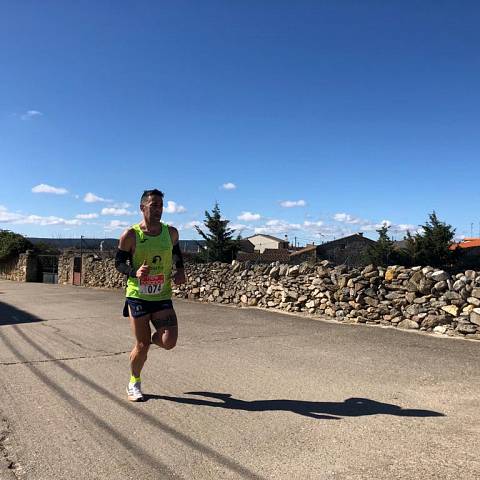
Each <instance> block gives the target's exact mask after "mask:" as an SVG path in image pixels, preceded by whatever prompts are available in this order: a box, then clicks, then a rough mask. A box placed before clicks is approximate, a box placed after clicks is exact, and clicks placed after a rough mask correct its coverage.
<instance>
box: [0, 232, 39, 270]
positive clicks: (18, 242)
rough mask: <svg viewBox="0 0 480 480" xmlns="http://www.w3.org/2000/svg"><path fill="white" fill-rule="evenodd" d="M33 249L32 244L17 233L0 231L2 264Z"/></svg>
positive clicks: (0, 258)
mask: <svg viewBox="0 0 480 480" xmlns="http://www.w3.org/2000/svg"><path fill="white" fill-rule="evenodd" d="M30 249H33V244H32V243H31V242H30V241H29V240H27V239H26V238H25V237H24V236H23V235H20V234H19V233H14V232H11V231H10V230H0V261H1V262H4V261H6V260H10V259H11V258H13V257H16V256H18V255H20V253H24V252H26V251H27V250H30Z"/></svg>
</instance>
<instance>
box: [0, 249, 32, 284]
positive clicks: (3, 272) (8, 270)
mask: <svg viewBox="0 0 480 480" xmlns="http://www.w3.org/2000/svg"><path fill="white" fill-rule="evenodd" d="M37 268H38V266H37V257H36V255H35V254H34V253H33V252H32V251H31V250H27V252H25V253H21V254H20V255H19V256H18V257H15V258H12V259H11V260H9V261H7V262H4V263H1V264H0V278H3V279H5V280H13V281H16V282H35V281H36V279H37Z"/></svg>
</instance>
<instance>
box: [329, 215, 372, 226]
mask: <svg viewBox="0 0 480 480" xmlns="http://www.w3.org/2000/svg"><path fill="white" fill-rule="evenodd" d="M333 219H334V220H335V221H336V222H343V223H352V224H356V223H365V221H364V220H362V219H361V218H357V217H354V216H352V215H350V214H348V213H336V214H335V215H334V216H333Z"/></svg>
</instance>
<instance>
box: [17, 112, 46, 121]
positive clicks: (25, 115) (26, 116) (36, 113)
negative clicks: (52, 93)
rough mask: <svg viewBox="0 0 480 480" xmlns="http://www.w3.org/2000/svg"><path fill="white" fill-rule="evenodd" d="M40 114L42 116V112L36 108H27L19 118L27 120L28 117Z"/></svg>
mask: <svg viewBox="0 0 480 480" xmlns="http://www.w3.org/2000/svg"><path fill="white" fill-rule="evenodd" d="M41 116H43V113H42V112H39V111H38V110H27V111H26V112H25V113H24V114H23V115H21V118H22V120H28V119H29V118H33V117H41Z"/></svg>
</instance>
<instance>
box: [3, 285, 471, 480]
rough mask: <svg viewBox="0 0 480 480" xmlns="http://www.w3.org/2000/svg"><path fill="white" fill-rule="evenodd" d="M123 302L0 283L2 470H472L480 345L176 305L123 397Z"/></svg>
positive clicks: (48, 475)
mask: <svg viewBox="0 0 480 480" xmlns="http://www.w3.org/2000/svg"><path fill="white" fill-rule="evenodd" d="M122 305H123V299H122V292H112V291H102V290H94V289H85V288H81V287H71V286H59V285H44V284H32V283H30V284H21V283H14V282H9V281H3V280H0V381H1V386H0V397H1V400H0V416H1V423H0V478H1V479H8V480H11V479H15V478H17V479H25V480H47V479H48V480H57V479H59V480H60V479H62V480H64V479H73V480H75V479H79V480H90V479H101V480H104V479H105V480H110V479H111V480H118V479H141V480H149V479H185V480H197V479H199V480H203V479H205V480H212V479H221V480H224V479H248V480H254V479H255V480H264V479H286V480H287V479H288V480H292V479H302V480H307V479H316V480H317V479H329V480H332V479H335V480H337V479H338V480H340V479H341V480H347V479H348V480H358V479H376V480H377V479H402V480H403V479H436V480H441V479H452V480H453V479H455V480H463V479H465V480H466V479H472V480H473V479H478V478H479V476H480V474H479V472H480V359H479V355H480V342H474V341H467V340H459V339H450V338H439V337H435V336H429V335H422V334H416V333H410V332H403V331H398V330H394V329H390V328H380V327H369V326H365V325H341V324H338V323H335V322H329V321H319V320H312V319H308V318H304V317H299V316H293V315H285V314H280V313H274V312H271V311H263V310H258V309H238V308H232V307H223V306H215V305H204V304H200V303H193V302H186V301H177V302H176V303H175V305H176V309H177V312H178V316H179V321H180V336H179V342H178V345H177V347H176V348H175V349H174V350H171V351H164V350H161V349H159V348H158V347H155V348H154V349H152V350H151V351H150V353H149V358H148V361H147V364H146V367H145V369H144V371H143V374H142V380H143V390H144V393H146V394H147V400H146V401H145V402H143V403H129V402H127V401H126V395H125V386H126V383H127V382H128V378H129V371H128V354H129V351H130V349H131V347H132V338H131V334H130V330H129V326H128V322H127V320H126V319H124V318H122V317H121V315H120V313H121V307H122ZM8 467H10V468H8Z"/></svg>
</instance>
